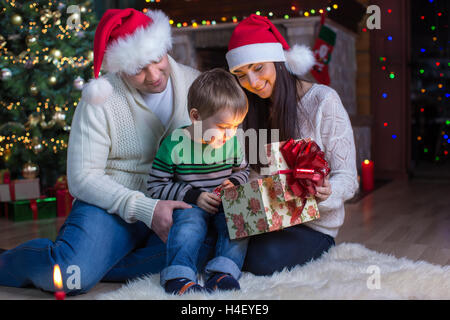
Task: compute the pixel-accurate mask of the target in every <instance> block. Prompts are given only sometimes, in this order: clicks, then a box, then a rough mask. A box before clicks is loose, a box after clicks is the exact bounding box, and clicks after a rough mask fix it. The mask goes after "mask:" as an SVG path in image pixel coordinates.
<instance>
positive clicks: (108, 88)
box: [82, 77, 113, 105]
mask: <svg viewBox="0 0 450 320" xmlns="http://www.w3.org/2000/svg"><path fill="white" fill-rule="evenodd" d="M112 92H113V87H112V85H111V83H109V81H108V80H106V79H105V78H104V77H100V78H97V79H91V80H89V82H88V83H87V84H85V86H84V88H83V94H82V95H83V99H86V102H87V103H89V104H92V105H101V104H103V103H104V102H105V101H106V99H108V97H109V96H110V95H111V94H112Z"/></svg>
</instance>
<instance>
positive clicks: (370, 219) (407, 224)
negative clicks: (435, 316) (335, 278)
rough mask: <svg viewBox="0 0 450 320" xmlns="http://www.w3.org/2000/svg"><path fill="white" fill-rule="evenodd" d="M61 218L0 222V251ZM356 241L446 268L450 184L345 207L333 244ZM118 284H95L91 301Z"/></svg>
mask: <svg viewBox="0 0 450 320" xmlns="http://www.w3.org/2000/svg"><path fill="white" fill-rule="evenodd" d="M63 222H64V219H61V218H60V219H54V220H42V221H30V222H22V223H12V222H10V221H7V220H5V219H4V218H0V248H6V249H10V248H13V247H15V246H17V245H18V244H20V243H22V242H24V241H27V240H30V239H33V238H38V237H39V238H42V237H44V238H50V239H54V238H55V237H56V234H57V230H58V229H59V227H60V226H61V225H62V223H63ZM343 242H352V243H360V244H363V245H365V246H366V247H367V248H369V249H372V250H375V251H378V252H383V253H388V254H393V255H395V256H397V257H406V258H408V259H411V260H414V261H417V260H424V261H427V262H430V263H433V264H439V265H449V264H450V182H436V181H419V180H415V181H394V182H391V183H389V184H386V185H384V186H383V187H381V188H380V189H377V190H375V191H374V192H373V193H371V194H369V195H367V196H365V197H364V198H362V199H361V200H360V201H358V202H356V203H347V204H346V219H345V223H344V226H343V227H342V228H341V229H340V233H339V235H338V236H337V238H336V243H337V244H340V243H343ZM120 286H121V284H111V283H100V284H98V285H97V286H96V287H94V288H93V289H92V290H91V291H90V292H89V293H88V294H84V295H80V296H77V297H72V298H71V299H93V298H94V297H95V296H96V295H98V294H99V293H102V292H107V291H110V290H115V289H117V288H119V287H120ZM1 299H52V296H51V295H50V294H48V293H44V292H42V291H40V290H36V289H17V288H7V287H0V300H1Z"/></svg>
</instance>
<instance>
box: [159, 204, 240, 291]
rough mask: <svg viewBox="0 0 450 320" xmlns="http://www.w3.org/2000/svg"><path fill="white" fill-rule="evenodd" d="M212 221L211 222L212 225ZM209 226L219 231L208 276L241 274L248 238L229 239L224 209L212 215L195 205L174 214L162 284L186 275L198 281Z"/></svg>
mask: <svg viewBox="0 0 450 320" xmlns="http://www.w3.org/2000/svg"><path fill="white" fill-rule="evenodd" d="M211 224H212V225H211ZM208 225H211V226H210V228H211V227H214V228H215V229H216V230H217V234H218V236H217V243H216V250H215V258H213V259H212V260H210V261H209V262H208V263H207V265H206V267H205V273H206V275H210V274H212V273H214V272H223V273H229V274H231V275H232V276H233V277H234V278H235V279H239V278H240V276H241V269H242V265H243V264H244V259H245V254H246V251H247V243H248V240H247V239H243V240H230V238H229V236H228V230H227V224H226V221H225V215H224V213H223V212H218V213H216V214H210V213H208V212H206V211H205V210H203V209H201V208H199V207H198V206H196V205H192V209H184V210H177V211H176V212H174V213H173V225H172V228H171V229H170V232H169V238H168V240H167V264H166V268H164V270H163V271H162V272H161V278H160V280H161V285H162V286H164V285H165V283H166V282H167V281H168V280H171V279H176V278H187V279H189V280H191V281H195V282H197V270H198V269H197V263H196V262H197V259H198V256H199V252H200V248H201V246H202V243H203V242H204V241H205V237H206V234H207V231H208Z"/></svg>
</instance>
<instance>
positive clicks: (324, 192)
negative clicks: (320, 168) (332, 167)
mask: <svg viewBox="0 0 450 320" xmlns="http://www.w3.org/2000/svg"><path fill="white" fill-rule="evenodd" d="M331 192H332V191H331V184H330V180H329V179H328V177H325V180H324V182H323V186H322V187H316V194H315V196H316V198H317V199H319V201H325V200H327V199H328V198H329V197H330V195H331Z"/></svg>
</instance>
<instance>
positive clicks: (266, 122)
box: [243, 62, 301, 172]
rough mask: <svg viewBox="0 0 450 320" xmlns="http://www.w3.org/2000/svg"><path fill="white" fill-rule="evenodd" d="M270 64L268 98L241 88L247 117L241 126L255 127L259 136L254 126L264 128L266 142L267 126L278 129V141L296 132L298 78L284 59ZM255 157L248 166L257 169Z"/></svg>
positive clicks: (245, 127) (299, 83)
mask: <svg viewBox="0 0 450 320" xmlns="http://www.w3.org/2000/svg"><path fill="white" fill-rule="evenodd" d="M274 64H275V70H276V80H275V85H274V88H273V92H272V96H271V98H268V99H262V98H260V97H259V96H258V95H256V94H253V93H251V92H249V91H247V90H245V92H246V94H247V98H248V101H249V109H248V114H247V117H246V118H245V120H244V122H243V127H244V130H247V129H255V130H256V131H257V136H258V139H259V134H258V130H259V129H268V133H269V134H268V141H267V143H270V142H271V134H270V130H271V129H278V130H279V133H280V136H279V138H280V141H285V140H288V139H290V138H294V139H295V138H297V137H296V136H297V134H298V133H297V122H298V114H299V109H298V103H299V101H300V97H299V95H298V90H297V88H298V87H297V86H300V87H301V81H300V80H301V79H300V78H298V77H297V76H295V75H293V74H291V73H290V72H289V71H288V70H287V68H286V66H285V64H284V62H274ZM274 142H276V141H274ZM245 146H246V156H247V158H248V157H249V146H248V143H246V144H245ZM253 147H254V146H253ZM259 147H260V144H259V141H258V144H257V148H259ZM258 154H261V153H259V149H258ZM247 160H248V159H247ZM259 160H260V159H259V157H258V163H257V164H251V166H252V168H253V169H255V170H256V171H257V172H259V171H260V169H261V167H262V165H261V162H260V161H259Z"/></svg>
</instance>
